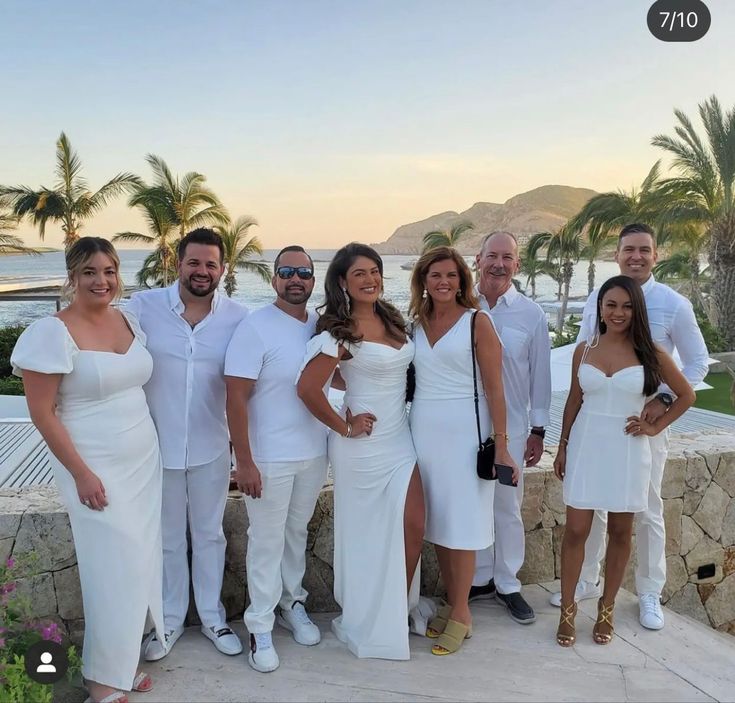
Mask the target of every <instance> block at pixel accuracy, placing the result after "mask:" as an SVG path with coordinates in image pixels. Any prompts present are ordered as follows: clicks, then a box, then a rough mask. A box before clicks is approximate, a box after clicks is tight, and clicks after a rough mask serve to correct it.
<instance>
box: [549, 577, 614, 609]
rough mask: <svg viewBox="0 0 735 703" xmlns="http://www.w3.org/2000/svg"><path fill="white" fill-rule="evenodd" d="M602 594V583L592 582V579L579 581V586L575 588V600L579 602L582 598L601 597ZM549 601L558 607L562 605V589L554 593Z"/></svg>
mask: <svg viewBox="0 0 735 703" xmlns="http://www.w3.org/2000/svg"><path fill="white" fill-rule="evenodd" d="M601 595H602V591H601V590H600V583H599V582H597V583H592V581H577V587H576V588H575V589H574V600H575V602H576V603H579V601H581V600H589V599H590V598H599V597H600V596H601ZM549 603H551V605H555V606H556V607H557V608H560V607H561V591H559V592H558V593H552V594H551V598H549Z"/></svg>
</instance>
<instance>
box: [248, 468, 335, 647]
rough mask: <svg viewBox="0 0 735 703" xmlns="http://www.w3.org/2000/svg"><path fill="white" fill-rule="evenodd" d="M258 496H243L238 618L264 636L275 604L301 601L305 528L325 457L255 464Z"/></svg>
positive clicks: (323, 472) (324, 470) (323, 473)
mask: <svg viewBox="0 0 735 703" xmlns="http://www.w3.org/2000/svg"><path fill="white" fill-rule="evenodd" d="M258 468H259V469H260V473H261V478H262V484H263V492H262V494H261V497H260V498H250V497H248V496H244V500H245V506H246V508H247V511H248V520H249V522H250V525H249V527H248V551H247V555H246V557H245V567H246V569H247V575H248V595H249V596H250V605H249V606H248V608H247V610H246V611H245V615H244V617H243V619H244V621H245V626H246V627H247V628H248V631H249V632H251V633H253V634H258V633H262V632H270V631H271V630H272V629H273V623H274V621H275V614H274V610H275V608H276V606H277V605H280V606H281V607H282V608H284V609H288V608H290V607H291V606H292V605H293V604H294V603H295V602H296V601H300V602H302V603H303V602H305V601H306V597H307V596H308V593H307V592H306V590H304V587H303V585H302V580H303V578H304V571H305V569H306V538H307V526H308V524H309V520H311V516H312V515H313V514H314V506H315V505H316V501H317V498H318V497H319V492H320V491H321V489H322V487H323V486H324V481H325V480H326V478H327V457H326V456H321V457H318V458H316V459H309V460H307V461H287V462H273V463H265V462H258Z"/></svg>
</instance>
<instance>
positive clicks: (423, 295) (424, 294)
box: [421, 288, 428, 300]
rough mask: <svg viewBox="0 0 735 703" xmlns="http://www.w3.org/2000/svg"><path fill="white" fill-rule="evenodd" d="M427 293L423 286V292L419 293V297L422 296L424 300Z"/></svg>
mask: <svg viewBox="0 0 735 703" xmlns="http://www.w3.org/2000/svg"><path fill="white" fill-rule="evenodd" d="M427 295H428V294H427V292H426V288H424V292H423V293H422V294H421V297H422V298H423V299H424V300H426V296H427Z"/></svg>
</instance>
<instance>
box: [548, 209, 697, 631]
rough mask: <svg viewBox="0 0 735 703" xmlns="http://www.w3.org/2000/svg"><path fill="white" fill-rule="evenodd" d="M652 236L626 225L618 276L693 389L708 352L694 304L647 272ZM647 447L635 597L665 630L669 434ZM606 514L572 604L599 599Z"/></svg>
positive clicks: (590, 330)
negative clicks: (628, 283) (631, 288)
mask: <svg viewBox="0 0 735 703" xmlns="http://www.w3.org/2000/svg"><path fill="white" fill-rule="evenodd" d="M656 258H657V252H656V237H655V235H654V232H653V230H652V229H651V228H650V227H649V226H648V225H645V224H639V223H633V224H630V225H627V226H626V227H624V228H623V229H622V230H621V232H620V235H619V236H618V247H617V250H616V252H615V261H617V263H618V266H619V267H620V273H621V274H623V275H624V276H630V277H631V278H632V279H634V280H635V281H637V282H638V283H639V284H640V285H641V289H642V290H643V296H644V298H645V301H646V310H647V311H648V321H649V324H650V326H651V335H652V336H653V341H654V342H655V343H656V344H658V345H659V346H661V347H662V348H663V349H664V350H665V351H666V352H667V353H669V354H671V353H672V352H673V350H674V349H676V350H677V351H678V353H679V357H680V358H681V361H682V364H683V368H682V372H683V374H684V376H685V377H686V379H687V380H688V381H689V383H691V384H692V385H693V386H696V385H697V384H698V383H700V382H701V381H702V379H703V378H704V377H705V376H706V374H707V361H708V353H707V347H706V345H705V343H704V339H703V337H702V333H701V332H700V330H699V326H698V325H697V320H696V318H695V316H694V310H693V309H692V304H691V303H690V302H689V301H688V300H687V299H686V298H685V297H684V296H683V295H680V294H679V293H677V292H676V291H674V290H672V289H671V288H669V287H668V286H665V285H663V284H662V283H658V282H657V281H656V280H655V279H654V277H653V274H652V273H651V271H652V269H653V266H654V264H655V263H656ZM596 316H597V291H594V292H593V293H592V295H590V296H589V298H588V299H587V303H586V304H585V307H584V312H583V313H582V324H581V327H580V330H579V336H578V337H577V342H578V343H579V342H583V341H588V340H590V339H591V338H592V336H593V334H594V332H595V329H596ZM672 402H673V397H672V395H671V389H670V388H668V387H667V386H665V385H663V386H661V387H660V388H659V393H658V395H657V396H656V397H655V398H653V399H652V400H650V401H649V402H648V403H647V405H646V407H645V408H644V411H643V413H644V416H648V419H649V420H650V421H653V420H655V419H657V418H658V417H660V416H661V415H663V414H664V413H665V412H666V411H667V410H668V409H669V407H670V406H671V404H672ZM649 441H650V443H651V458H652V464H651V483H650V486H649V490H648V508H647V510H645V511H644V512H641V513H637V514H636V552H637V557H638V565H637V568H636V591H637V592H638V599H639V610H640V612H639V619H640V623H641V625H643V627H646V628H648V629H649V630H660V629H661V628H662V627H663V626H664V615H663V611H662V609H661V592H662V591H663V588H664V585H665V583H666V534H665V530H664V516H663V500H662V499H661V482H662V480H663V474H664V466H665V464H666V455H667V453H668V448H669V432H668V430H666V431H664V432H661V433H659V434H657V435H656V436H655V437H649ZM606 524H607V515H606V514H605V513H601V512H595V516H594V519H593V521H592V529H591V531H590V535H589V537H588V538H587V543H586V545H585V558H584V564H583V566H582V573H581V576H580V580H579V582H578V583H577V588H576V592H575V599H576V600H578V601H579V600H584V599H587V598H598V597H599V596H600V586H599V580H600V561H601V560H602V558H603V556H604V554H605V527H606ZM560 602H561V601H560V595H559V594H557V593H555V594H553V595H552V596H551V603H552V605H556V606H558V605H559V604H560Z"/></svg>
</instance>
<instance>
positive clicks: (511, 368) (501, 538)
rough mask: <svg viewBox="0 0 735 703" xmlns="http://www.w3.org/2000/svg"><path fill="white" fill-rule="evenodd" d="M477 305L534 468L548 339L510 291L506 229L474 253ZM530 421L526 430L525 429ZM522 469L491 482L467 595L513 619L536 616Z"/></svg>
mask: <svg viewBox="0 0 735 703" xmlns="http://www.w3.org/2000/svg"><path fill="white" fill-rule="evenodd" d="M476 261H477V269H478V271H479V273H480V282H479V284H478V286H477V292H478V294H479V295H478V297H479V300H480V306H481V307H482V309H483V310H486V311H487V312H488V313H489V314H490V317H491V318H492V320H493V324H494V325H495V329H496V330H497V332H498V335H499V336H500V339H501V341H502V343H503V390H504V392H505V404H506V407H507V413H508V448H509V450H510V454H511V456H512V457H513V460H514V461H515V462H516V464H517V465H518V466H523V465H524V464H525V466H526V467H531V466H535V465H536V464H537V463H538V462H539V459H541V454H542V453H543V450H544V434H545V431H544V427H545V426H546V425H547V424H548V422H549V406H550V404H551V345H550V342H549V329H548V325H547V322H546V315H545V314H544V311H543V310H542V309H541V308H540V306H539V305H537V304H536V303H535V302H533V301H532V300H531V299H530V298H527V297H526V296H525V295H523V294H522V293H519V292H518V291H517V290H516V287H515V286H514V284H513V276H515V275H516V274H517V273H518V271H519V270H520V258H519V255H518V242H517V241H516V238H515V237H514V236H513V235H512V234H510V233H509V232H492V233H491V234H489V235H487V236H486V237H485V239H484V240H483V242H482V246H481V248H480V253H479V254H478V255H477V257H476ZM529 427H530V430H529ZM522 499H523V472H521V477H520V479H519V481H518V485H517V486H504V485H502V484H500V483H498V484H497V485H496V486H495V499H494V506H493V507H494V520H495V543H494V544H492V545H490V547H488V548H487V549H484V550H483V551H481V552H477V556H476V560H475V575H474V578H473V580H472V584H473V585H472V588H471V589H470V596H469V600H470V601H474V600H480V599H483V598H491V597H492V596H495V599H496V600H497V601H498V602H500V603H501V604H503V605H505V606H506V608H507V609H508V614H509V615H510V617H511V618H513V620H515V621H516V622H518V623H520V624H522V625H528V624H530V623H532V622H534V621H535V620H536V615H535V613H534V612H533V608H531V606H530V605H529V604H528V603H527V602H526V600H525V599H524V598H523V596H522V595H521V582H520V581H519V579H518V571H519V569H520V568H521V566H522V565H523V560H524V556H525V531H524V528H523V520H522V518H521V501H522Z"/></svg>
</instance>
